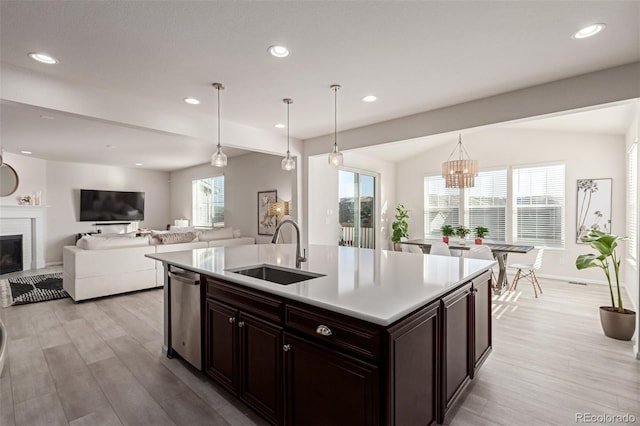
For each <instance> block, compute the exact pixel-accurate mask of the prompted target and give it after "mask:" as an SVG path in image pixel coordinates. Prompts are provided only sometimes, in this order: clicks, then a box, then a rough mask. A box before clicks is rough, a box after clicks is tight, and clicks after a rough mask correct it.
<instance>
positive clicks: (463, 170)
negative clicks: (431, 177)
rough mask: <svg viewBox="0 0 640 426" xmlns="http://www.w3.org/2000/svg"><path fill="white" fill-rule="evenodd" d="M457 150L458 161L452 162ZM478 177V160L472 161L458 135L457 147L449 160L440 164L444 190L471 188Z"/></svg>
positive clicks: (460, 136)
mask: <svg viewBox="0 0 640 426" xmlns="http://www.w3.org/2000/svg"><path fill="white" fill-rule="evenodd" d="M456 149H457V150H458V159H457V160H452V159H451V157H453V154H454V153H455V152H456ZM476 176H478V160H472V159H471V157H469V153H468V152H467V150H466V149H464V146H463V145H462V135H460V134H459V135H458V145H456V147H455V148H454V149H453V151H452V152H451V155H449V159H448V160H447V161H445V162H444V163H442V177H443V178H444V179H445V187H446V188H473V187H474V186H475V177H476Z"/></svg>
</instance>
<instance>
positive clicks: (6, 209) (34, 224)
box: [0, 205, 47, 269]
mask: <svg viewBox="0 0 640 426" xmlns="http://www.w3.org/2000/svg"><path fill="white" fill-rule="evenodd" d="M46 215H47V206H13V205H0V230H1V228H2V221H3V220H4V219H29V220H30V222H31V265H25V267H26V268H29V269H38V268H44V267H45V261H44V225H45V220H46Z"/></svg>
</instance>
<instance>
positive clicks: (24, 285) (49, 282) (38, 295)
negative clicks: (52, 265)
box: [0, 272, 69, 308]
mask: <svg viewBox="0 0 640 426" xmlns="http://www.w3.org/2000/svg"><path fill="white" fill-rule="evenodd" d="M65 297H69V293H67V292H66V291H64V290H63V289H62V272H59V273H56V274H42V275H32V276H28V277H16V278H9V279H6V280H1V281H0V303H1V304H2V307H3V308H6V307H7V306H11V305H23V304H26V303H35V302H44V301H45V300H54V299H62V298H65Z"/></svg>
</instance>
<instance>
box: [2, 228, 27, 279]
mask: <svg viewBox="0 0 640 426" xmlns="http://www.w3.org/2000/svg"><path fill="white" fill-rule="evenodd" d="M16 271H22V235H2V236H0V274H8V273H9V272H16Z"/></svg>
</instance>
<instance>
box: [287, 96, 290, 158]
mask: <svg viewBox="0 0 640 426" xmlns="http://www.w3.org/2000/svg"><path fill="white" fill-rule="evenodd" d="M289 105H291V101H289V102H287V157H289Z"/></svg>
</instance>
